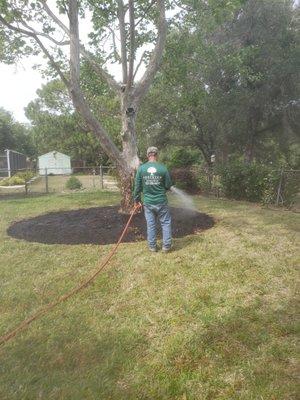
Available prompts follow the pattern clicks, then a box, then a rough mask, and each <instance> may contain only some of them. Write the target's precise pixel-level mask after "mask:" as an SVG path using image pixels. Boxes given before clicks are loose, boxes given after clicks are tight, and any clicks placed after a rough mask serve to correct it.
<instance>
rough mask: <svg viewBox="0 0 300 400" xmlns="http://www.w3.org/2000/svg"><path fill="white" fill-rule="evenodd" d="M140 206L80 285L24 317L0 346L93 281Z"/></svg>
mask: <svg viewBox="0 0 300 400" xmlns="http://www.w3.org/2000/svg"><path fill="white" fill-rule="evenodd" d="M140 208H141V204H140V203H138V204H135V205H134V207H133V209H132V211H131V213H130V217H129V219H128V221H127V223H126V225H125V227H124V229H123V231H122V233H121V236H120V237H119V240H118V241H117V243H116V244H115V246H114V247H113V248H112V250H111V251H110V252H109V253H108V255H107V256H106V258H105V259H104V260H103V262H102V263H101V264H100V266H99V267H98V269H97V270H96V271H95V272H94V273H93V274H92V275H91V276H89V277H88V278H87V279H85V280H84V281H83V282H82V283H81V284H80V285H78V286H76V287H75V288H74V289H72V290H71V291H70V292H68V293H66V294H64V295H63V296H61V297H59V298H58V299H56V300H55V301H53V302H51V303H49V304H47V305H46V306H44V307H42V308H41V309H40V310H39V311H37V312H36V313H35V314H33V315H32V316H31V317H29V318H27V319H25V320H24V321H22V322H21V323H20V324H19V325H18V326H17V327H16V328H14V329H13V330H11V331H10V332H8V333H6V334H5V335H3V336H1V337H0V346H2V345H4V344H5V343H6V342H8V341H9V340H10V339H12V338H14V337H15V336H16V335H17V334H18V333H19V332H21V331H23V330H24V329H25V328H26V327H27V326H29V325H30V324H31V323H32V322H33V321H35V320H37V319H38V318H40V317H42V316H43V315H45V314H46V313H47V312H48V311H50V310H52V309H53V308H55V307H56V306H57V305H59V304H60V303H63V302H64V301H66V300H68V299H69V298H70V297H72V296H73V295H75V294H76V293H78V292H80V291H81V290H82V289H84V288H86V287H87V286H88V285H89V284H90V283H92V282H93V281H94V279H95V278H96V277H97V275H99V274H100V272H101V271H102V270H103V269H104V268H105V266H106V265H107V264H108V263H109V261H110V260H111V258H112V257H113V255H114V254H115V253H116V251H117V249H118V247H119V245H120V243H121V242H122V240H123V238H124V236H125V234H126V232H127V230H128V228H129V225H130V223H131V220H132V218H133V216H134V214H135V213H136V211H138V210H139V209H140Z"/></svg>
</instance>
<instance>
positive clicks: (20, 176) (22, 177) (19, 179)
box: [0, 171, 35, 186]
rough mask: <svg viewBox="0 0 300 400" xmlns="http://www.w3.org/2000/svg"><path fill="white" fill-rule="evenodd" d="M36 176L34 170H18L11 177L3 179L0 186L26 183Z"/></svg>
mask: <svg viewBox="0 0 300 400" xmlns="http://www.w3.org/2000/svg"><path fill="white" fill-rule="evenodd" d="M34 176H35V173H34V172H33V171H22V172H18V173H17V174H15V175H13V176H11V177H10V178H4V179H1V180H0V186H14V185H25V182H28V181H29V180H30V179H31V178H33V177H34Z"/></svg>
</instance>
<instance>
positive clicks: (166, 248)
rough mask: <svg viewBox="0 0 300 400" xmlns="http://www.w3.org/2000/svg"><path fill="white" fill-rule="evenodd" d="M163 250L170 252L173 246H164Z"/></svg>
mask: <svg viewBox="0 0 300 400" xmlns="http://www.w3.org/2000/svg"><path fill="white" fill-rule="evenodd" d="M162 251H163V253H169V252H170V251H171V247H163V248H162Z"/></svg>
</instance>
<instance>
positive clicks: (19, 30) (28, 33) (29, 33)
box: [0, 15, 70, 87]
mask: <svg viewBox="0 0 300 400" xmlns="http://www.w3.org/2000/svg"><path fill="white" fill-rule="evenodd" d="M0 22H1V23H2V24H3V25H4V26H6V27H7V28H8V29H10V30H12V31H14V32H17V33H20V34H22V35H25V36H27V37H31V38H32V39H34V40H35V41H36V42H37V44H38V45H39V47H40V49H41V50H42V52H43V53H44V54H45V56H46V57H47V58H48V59H49V61H50V64H51V65H52V67H53V68H54V70H55V71H56V72H57V74H58V75H59V77H60V78H61V80H62V81H63V82H64V84H65V85H66V86H67V87H69V86H70V82H69V81H68V79H67V78H66V76H65V75H64V73H63V72H62V70H61V68H60V66H59V65H58V63H57V62H56V61H55V60H54V58H53V56H52V55H51V54H50V53H49V51H48V50H47V49H46V47H45V46H44V44H43V42H42V41H41V40H40V39H39V37H38V35H37V34H36V33H34V32H33V31H32V30H29V31H28V30H26V29H22V28H20V27H16V26H14V25H12V24H10V23H9V22H7V21H6V20H5V19H4V18H3V17H2V16H1V15H0Z"/></svg>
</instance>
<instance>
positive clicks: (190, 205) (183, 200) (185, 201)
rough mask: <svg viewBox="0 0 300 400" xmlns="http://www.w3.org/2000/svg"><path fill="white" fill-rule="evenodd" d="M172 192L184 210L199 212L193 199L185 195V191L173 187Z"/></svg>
mask: <svg viewBox="0 0 300 400" xmlns="http://www.w3.org/2000/svg"><path fill="white" fill-rule="evenodd" d="M171 192H172V193H174V194H175V195H176V196H177V198H178V199H179V201H180V204H181V205H182V207H183V208H186V209H188V210H190V211H197V208H196V206H195V204H194V200H193V198H192V197H191V196H189V195H188V194H187V193H185V192H184V191H183V190H181V189H178V188H176V187H175V186H172V187H171Z"/></svg>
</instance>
